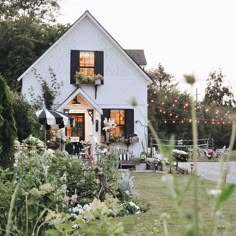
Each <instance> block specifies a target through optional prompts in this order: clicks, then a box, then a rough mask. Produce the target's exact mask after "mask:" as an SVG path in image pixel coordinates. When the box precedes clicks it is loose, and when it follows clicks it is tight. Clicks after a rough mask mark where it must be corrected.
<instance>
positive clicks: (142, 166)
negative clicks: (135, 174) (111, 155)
mask: <svg viewBox="0 0 236 236" xmlns="http://www.w3.org/2000/svg"><path fill="white" fill-rule="evenodd" d="M133 161H134V163H135V170H146V169H147V163H146V158H145V157H144V156H142V155H140V156H139V157H135V158H134V159H133Z"/></svg>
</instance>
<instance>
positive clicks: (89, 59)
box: [79, 51, 95, 78]
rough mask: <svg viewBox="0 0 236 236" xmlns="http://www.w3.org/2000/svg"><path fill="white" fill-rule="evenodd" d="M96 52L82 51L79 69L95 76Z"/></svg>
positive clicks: (87, 74)
mask: <svg viewBox="0 0 236 236" xmlns="http://www.w3.org/2000/svg"><path fill="white" fill-rule="evenodd" d="M94 54H95V53H94V52H86V51H81V52H80V55H79V56H80V58H79V69H80V70H79V71H81V72H83V74H84V75H85V76H90V77H93V78H94V66H95V55H94Z"/></svg>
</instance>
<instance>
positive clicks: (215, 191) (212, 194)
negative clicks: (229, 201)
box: [208, 189, 222, 197]
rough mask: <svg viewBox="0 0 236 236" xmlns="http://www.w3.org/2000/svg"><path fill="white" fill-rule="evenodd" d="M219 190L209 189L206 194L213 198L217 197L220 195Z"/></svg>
mask: <svg viewBox="0 0 236 236" xmlns="http://www.w3.org/2000/svg"><path fill="white" fill-rule="evenodd" d="M221 192H222V191H221V190H220V189H211V190H209V191H208V194H209V195H210V196H214V197H217V196H218V195H219V194H221Z"/></svg>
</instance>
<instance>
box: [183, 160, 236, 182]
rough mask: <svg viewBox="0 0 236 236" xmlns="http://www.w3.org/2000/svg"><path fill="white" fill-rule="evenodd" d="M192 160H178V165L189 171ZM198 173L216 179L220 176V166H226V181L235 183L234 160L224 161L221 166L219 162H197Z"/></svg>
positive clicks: (235, 166) (235, 164) (235, 170)
mask: <svg viewBox="0 0 236 236" xmlns="http://www.w3.org/2000/svg"><path fill="white" fill-rule="evenodd" d="M191 163H193V162H179V167H182V168H186V169H188V170H189V171H191V167H190V164H191ZM197 165H198V175H200V176H201V177H203V178H204V179H208V180H214V181H217V180H218V179H219V178H220V176H221V175H220V173H221V170H222V168H228V170H229V173H228V175H227V178H226V181H227V183H234V184H236V162H224V163H223V167H222V166H221V164H220V163H219V162H198V163H197Z"/></svg>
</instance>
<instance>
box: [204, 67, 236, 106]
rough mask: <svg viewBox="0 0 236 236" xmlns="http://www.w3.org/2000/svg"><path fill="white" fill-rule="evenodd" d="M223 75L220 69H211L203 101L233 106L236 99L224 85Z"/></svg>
mask: <svg viewBox="0 0 236 236" xmlns="http://www.w3.org/2000/svg"><path fill="white" fill-rule="evenodd" d="M223 82H224V75H223V74H222V71H221V70H219V71H213V72H211V73H210V74H209V76H208V78H207V87H206V90H205V97H204V101H203V102H204V103H205V104H208V105H210V104H212V103H215V104H216V105H217V106H224V107H234V106H235V104H236V101H235V100H234V95H233V93H232V92H231V89H230V88H229V87H228V86H224V84H223Z"/></svg>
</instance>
